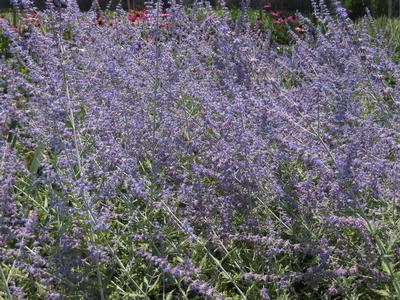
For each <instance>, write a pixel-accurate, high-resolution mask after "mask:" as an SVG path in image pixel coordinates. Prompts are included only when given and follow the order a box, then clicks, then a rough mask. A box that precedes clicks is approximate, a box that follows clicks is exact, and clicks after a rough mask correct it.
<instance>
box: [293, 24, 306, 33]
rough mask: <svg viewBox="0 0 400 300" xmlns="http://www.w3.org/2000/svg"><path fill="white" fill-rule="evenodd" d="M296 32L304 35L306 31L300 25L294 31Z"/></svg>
mask: <svg viewBox="0 0 400 300" xmlns="http://www.w3.org/2000/svg"><path fill="white" fill-rule="evenodd" d="M294 31H296V32H297V33H304V32H305V30H304V29H303V27H302V26H301V25H299V26H298V27H296V28H295V29H294Z"/></svg>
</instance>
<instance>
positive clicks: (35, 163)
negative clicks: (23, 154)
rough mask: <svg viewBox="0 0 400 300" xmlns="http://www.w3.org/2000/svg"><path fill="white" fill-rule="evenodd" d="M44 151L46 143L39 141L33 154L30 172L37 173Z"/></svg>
mask: <svg viewBox="0 0 400 300" xmlns="http://www.w3.org/2000/svg"><path fill="white" fill-rule="evenodd" d="M43 151H44V145H43V144H42V143H39V144H38V145H37V147H36V150H35V152H34V154H33V157H32V160H31V164H30V166H29V172H30V173H31V174H36V173H37V171H38V170H39V167H40V160H41V157H42V153H43Z"/></svg>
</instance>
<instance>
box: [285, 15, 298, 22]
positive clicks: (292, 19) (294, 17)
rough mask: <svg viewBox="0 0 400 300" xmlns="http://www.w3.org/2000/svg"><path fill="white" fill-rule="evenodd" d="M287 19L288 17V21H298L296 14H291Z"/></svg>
mask: <svg viewBox="0 0 400 300" xmlns="http://www.w3.org/2000/svg"><path fill="white" fill-rule="evenodd" d="M287 19H288V21H291V22H296V20H297V18H296V16H289V17H287Z"/></svg>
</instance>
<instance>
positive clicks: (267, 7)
mask: <svg viewBox="0 0 400 300" xmlns="http://www.w3.org/2000/svg"><path fill="white" fill-rule="evenodd" d="M263 8H264V9H265V10H271V9H272V4H271V3H267V4H265V5H264V6H263Z"/></svg>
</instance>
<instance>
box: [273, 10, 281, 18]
mask: <svg viewBox="0 0 400 300" xmlns="http://www.w3.org/2000/svg"><path fill="white" fill-rule="evenodd" d="M280 15H281V12H280V11H277V10H273V11H272V12H271V16H273V17H279V16H280Z"/></svg>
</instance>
